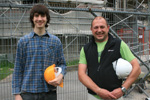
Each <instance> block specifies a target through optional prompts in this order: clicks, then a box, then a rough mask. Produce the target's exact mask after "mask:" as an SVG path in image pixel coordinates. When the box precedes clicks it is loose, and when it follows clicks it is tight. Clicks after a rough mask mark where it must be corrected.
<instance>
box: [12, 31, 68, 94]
mask: <svg viewBox="0 0 150 100" xmlns="http://www.w3.org/2000/svg"><path fill="white" fill-rule="evenodd" d="M52 64H56V66H57V67H61V68H62V74H63V75H65V74H66V62H65V59H64V55H63V48H62V44H61V42H60V40H59V39H58V38H57V37H56V36H54V35H51V34H49V33H47V32H46V33H45V35H43V36H38V35H37V34H35V33H34V32H31V33H30V34H28V35H25V36H24V37H22V38H21V39H20V40H19V42H18V45H17V53H16V60H15V67H14V73H13V78H12V94H20V93H23V92H30V93H40V92H48V91H49V90H50V89H56V87H54V86H51V85H48V84H47V83H46V81H45V80H44V71H45V69H46V68H47V67H48V66H50V65H52Z"/></svg>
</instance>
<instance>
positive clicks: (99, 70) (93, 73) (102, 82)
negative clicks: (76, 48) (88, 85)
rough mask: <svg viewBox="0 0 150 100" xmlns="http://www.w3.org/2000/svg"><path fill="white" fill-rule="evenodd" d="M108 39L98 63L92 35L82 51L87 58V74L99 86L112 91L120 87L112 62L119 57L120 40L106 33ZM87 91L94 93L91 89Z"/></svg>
mask: <svg viewBox="0 0 150 100" xmlns="http://www.w3.org/2000/svg"><path fill="white" fill-rule="evenodd" d="M108 36H109V38H108V41H107V43H106V45H105V48H104V50H103V52H102V54H101V59H100V63H98V51H97V45H96V43H95V40H94V37H92V41H90V42H89V43H88V44H86V45H85V46H84V52H85V56H86V60H87V67H88V76H89V77H90V78H91V79H92V80H93V81H94V82H95V83H96V84H97V85H98V86H99V87H100V88H104V89H107V90H108V91H113V90H114V89H116V88H119V87H121V84H122V80H120V79H118V77H117V75H116V73H115V71H114V69H113V65H112V62H113V61H115V60H117V59H118V58H120V57H121V54H120V44H121V40H119V39H116V38H113V37H112V36H111V35H110V34H109V35H108ZM88 92H89V93H91V94H95V93H94V92H93V91H92V90H90V89H88Z"/></svg>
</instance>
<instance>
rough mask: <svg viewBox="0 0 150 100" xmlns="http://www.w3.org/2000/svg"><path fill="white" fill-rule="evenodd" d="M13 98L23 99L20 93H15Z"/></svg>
mask: <svg viewBox="0 0 150 100" xmlns="http://www.w3.org/2000/svg"><path fill="white" fill-rule="evenodd" d="M15 100H23V99H22V97H21V95H20V94H16V95H15Z"/></svg>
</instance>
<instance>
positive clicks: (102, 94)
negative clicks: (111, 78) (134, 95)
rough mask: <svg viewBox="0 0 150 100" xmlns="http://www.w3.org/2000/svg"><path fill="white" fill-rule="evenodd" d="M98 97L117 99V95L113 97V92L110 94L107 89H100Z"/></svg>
mask: <svg viewBox="0 0 150 100" xmlns="http://www.w3.org/2000/svg"><path fill="white" fill-rule="evenodd" d="M97 95H98V96H99V97H101V98H102V99H106V100H107V99H108V100H110V99H117V97H116V96H115V95H113V94H112V93H111V92H109V91H108V90H106V89H99V90H98V91H97Z"/></svg>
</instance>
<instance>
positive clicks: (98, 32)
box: [91, 17, 109, 42]
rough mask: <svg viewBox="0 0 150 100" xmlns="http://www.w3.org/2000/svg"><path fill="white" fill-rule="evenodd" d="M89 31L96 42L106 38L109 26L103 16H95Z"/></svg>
mask: <svg viewBox="0 0 150 100" xmlns="http://www.w3.org/2000/svg"><path fill="white" fill-rule="evenodd" d="M91 31H92V34H93V36H94V38H95V41H96V42H103V41H106V40H108V32H109V26H108V25H107V22H106V20H105V19H104V18H103V17H96V18H95V19H94V20H93V22H92V25H91Z"/></svg>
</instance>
